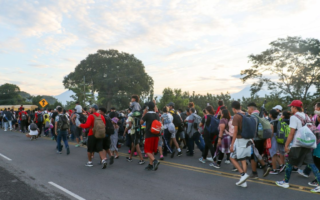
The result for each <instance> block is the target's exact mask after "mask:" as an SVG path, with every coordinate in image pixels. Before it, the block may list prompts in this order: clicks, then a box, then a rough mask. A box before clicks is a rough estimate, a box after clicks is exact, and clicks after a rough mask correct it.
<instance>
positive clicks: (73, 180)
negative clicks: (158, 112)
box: [0, 129, 320, 200]
mask: <svg viewBox="0 0 320 200" xmlns="http://www.w3.org/2000/svg"><path fill="white" fill-rule="evenodd" d="M71 144H72V143H71ZM55 147H56V143H55V142H53V141H51V140H50V139H48V138H40V139H38V140H36V141H30V140H29V139H28V138H26V137H25V136H24V135H23V134H22V133H18V132H4V131H3V130H2V129H1V130H0V173H1V178H0V199H1V200H9V199H10V200H16V199H17V200H20V199H32V200H37V199H39V200H40V199H41V200H44V199H80V200H83V199H86V200H103V199H112V200H118V199H119V200H123V199H130V200H135V199H155V200H158V199H166V200H171V199H183V200H189V199H201V200H206V199H210V200H211V199H219V200H220V199H221V200H224V199H228V200H230V199H239V200H242V199H243V200H248V199H259V200H264V199H266V200H270V199H280V198H285V199H292V200H294V199H308V200H313V199H314V200H319V199H320V194H312V193H310V192H309V190H310V189H312V188H311V187H309V186H308V185H307V183H308V181H311V180H312V179H313V176H312V177H309V178H304V177H301V176H300V175H298V174H296V173H295V174H293V175H292V179H291V180H292V181H291V187H290V188H289V189H283V188H279V187H277V186H276V185H275V184H274V181H276V180H281V179H282V178H283V176H284V173H282V174H281V175H269V176H268V177H267V178H266V179H262V178H260V179H258V180H250V181H248V188H240V187H237V186H236V185H235V183H236V182H237V180H238V179H239V175H238V173H236V172H232V171H231V169H232V166H231V165H226V164H224V162H223V163H222V168H221V169H219V170H217V169H214V168H212V167H209V165H208V164H202V163H200V162H198V158H199V157H200V152H199V150H196V153H195V156H194V157H186V156H185V152H184V156H183V157H180V158H178V157H175V158H174V159H170V157H166V158H165V159H166V160H165V161H162V162H161V164H160V166H159V169H158V171H156V172H154V171H151V172H150V171H149V172H147V171H144V168H145V166H146V164H145V165H143V166H140V165H138V159H134V161H133V162H131V163H128V162H127V161H126V160H125V157H126V156H127V154H126V152H127V148H126V147H123V148H121V153H120V158H119V159H118V160H115V163H114V164H113V165H112V166H109V165H108V168H107V169H106V170H102V169H101V166H100V165H98V162H99V159H98V157H97V156H98V155H96V157H95V158H94V160H93V162H94V167H92V168H89V167H85V164H86V162H87V156H86V149H85V148H75V147H74V145H71V148H70V150H71V154H70V155H66V152H65V151H63V154H56V150H55ZM184 151H185V150H184ZM249 172H251V170H250V169H249ZM258 173H260V174H259V175H260V177H261V174H262V171H258Z"/></svg>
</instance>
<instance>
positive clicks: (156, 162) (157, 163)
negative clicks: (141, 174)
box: [153, 160, 160, 171]
mask: <svg viewBox="0 0 320 200" xmlns="http://www.w3.org/2000/svg"><path fill="white" fill-rule="evenodd" d="M159 165H160V162H159V161H157V160H154V161H153V170H154V171H157V170H158V167H159Z"/></svg>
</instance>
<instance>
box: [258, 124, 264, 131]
mask: <svg viewBox="0 0 320 200" xmlns="http://www.w3.org/2000/svg"><path fill="white" fill-rule="evenodd" d="M258 131H263V126H262V124H261V123H259V125H258Z"/></svg>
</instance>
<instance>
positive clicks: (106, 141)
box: [103, 136, 111, 151]
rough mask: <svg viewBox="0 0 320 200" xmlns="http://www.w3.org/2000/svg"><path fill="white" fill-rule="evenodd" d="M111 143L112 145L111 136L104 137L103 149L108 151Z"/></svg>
mask: <svg viewBox="0 0 320 200" xmlns="http://www.w3.org/2000/svg"><path fill="white" fill-rule="evenodd" d="M110 145H111V140H110V136H108V137H105V138H104V139H103V150H106V151H108V150H109V149H110Z"/></svg>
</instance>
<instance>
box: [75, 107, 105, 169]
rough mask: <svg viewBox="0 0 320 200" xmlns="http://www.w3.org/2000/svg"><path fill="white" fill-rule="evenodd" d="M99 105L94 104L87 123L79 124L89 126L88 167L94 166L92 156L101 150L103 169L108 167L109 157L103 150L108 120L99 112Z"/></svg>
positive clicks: (81, 126)
mask: <svg viewBox="0 0 320 200" xmlns="http://www.w3.org/2000/svg"><path fill="white" fill-rule="evenodd" d="M97 111H98V106H97V105H95V104H93V105H92V106H91V108H90V115H89V116H88V119H87V121H86V123H84V124H79V125H78V127H79V128H84V129H86V128H89V133H88V141H87V152H88V153H87V155H88V162H87V164H86V166H87V167H92V166H93V163H92V157H93V154H94V152H99V155H100V158H101V159H102V161H101V163H102V169H106V168H107V157H106V153H105V152H104V151H103V139H104V138H105V137H106V120H105V118H104V116H103V115H101V114H99V113H97Z"/></svg>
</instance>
